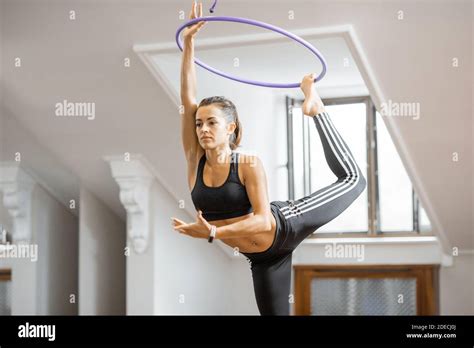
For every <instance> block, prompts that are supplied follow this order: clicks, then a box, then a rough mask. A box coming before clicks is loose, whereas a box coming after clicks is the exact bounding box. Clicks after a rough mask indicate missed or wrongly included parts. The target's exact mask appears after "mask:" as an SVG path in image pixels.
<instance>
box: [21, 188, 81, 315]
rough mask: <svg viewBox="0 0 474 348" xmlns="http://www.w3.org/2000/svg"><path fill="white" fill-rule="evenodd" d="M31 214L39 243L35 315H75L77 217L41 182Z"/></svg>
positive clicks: (35, 239)
mask: <svg viewBox="0 0 474 348" xmlns="http://www.w3.org/2000/svg"><path fill="white" fill-rule="evenodd" d="M32 213H33V219H32V224H33V232H34V234H35V236H34V239H33V240H34V241H35V243H38V262H37V274H36V276H37V279H36V284H37V288H36V291H37V310H36V313H35V314H40V315H60V314H61V315H75V314H77V301H76V303H70V301H69V300H70V295H71V294H74V295H76V299H77V285H78V284H77V272H78V262H77V260H78V235H77V232H78V221H77V218H76V217H75V216H74V215H73V214H71V212H70V211H68V210H67V209H66V208H65V207H64V206H63V205H62V204H61V203H59V202H58V201H57V200H56V199H54V198H53V197H51V195H50V194H49V193H48V192H46V191H45V190H44V189H43V188H42V187H41V186H39V185H37V186H36V188H35V190H34V193H33V207H32ZM12 277H13V278H14V277H15V274H14V271H13V274H12ZM18 280H20V279H18ZM14 281H16V280H14ZM21 281H22V285H23V284H25V283H23V279H21Z"/></svg>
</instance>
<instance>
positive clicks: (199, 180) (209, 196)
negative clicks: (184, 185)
mask: <svg viewBox="0 0 474 348" xmlns="http://www.w3.org/2000/svg"><path fill="white" fill-rule="evenodd" d="M238 161H239V153H237V152H232V154H231V163H230V170H229V175H228V176H227V180H226V181H225V182H224V183H223V184H222V185H221V186H218V187H209V186H206V185H205V184H204V179H203V173H204V165H205V163H206V154H205V153H204V154H203V155H202V157H201V159H200V160H199V166H198V170H197V176H196V183H195V185H194V188H193V190H192V191H191V198H192V200H193V203H194V207H195V208H196V210H201V211H202V215H203V217H204V219H206V220H207V221H213V220H221V219H229V218H233V217H237V216H242V215H246V214H249V213H251V212H252V211H253V209H252V205H251V203H250V201H249V198H248V196H247V190H246V189H245V186H244V185H242V182H241V181H240V178H239V167H238Z"/></svg>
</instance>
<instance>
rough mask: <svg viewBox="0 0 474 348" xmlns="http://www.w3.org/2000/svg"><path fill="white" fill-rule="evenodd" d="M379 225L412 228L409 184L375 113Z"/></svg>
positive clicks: (386, 228)
mask: <svg viewBox="0 0 474 348" xmlns="http://www.w3.org/2000/svg"><path fill="white" fill-rule="evenodd" d="M376 125H377V161H378V184H379V209H380V228H381V231H382V232H395V231H396V232H402V231H413V203H412V184H411V181H410V178H409V177H408V175H407V172H406V171H405V167H404V166H403V163H402V161H401V159H400V156H399V155H398V152H397V150H396V148H395V145H394V144H393V141H392V138H391V137H390V134H389V133H388V131H387V128H386V127H385V123H384V120H383V119H382V116H381V115H380V114H379V113H378V112H377V113H376Z"/></svg>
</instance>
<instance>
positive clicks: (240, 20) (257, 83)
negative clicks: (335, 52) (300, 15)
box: [176, 1, 327, 88]
mask: <svg viewBox="0 0 474 348" xmlns="http://www.w3.org/2000/svg"><path fill="white" fill-rule="evenodd" d="M216 2H217V1H215V2H214V5H213V7H212V8H211V10H210V11H211V12H213V9H214V6H215V4H216ZM202 21H208V22H237V23H244V24H249V25H254V26H257V27H261V28H265V29H269V30H272V31H275V32H277V33H280V34H282V35H285V36H287V37H289V38H290V39H293V40H295V41H296V42H298V43H300V44H301V45H303V46H305V47H306V48H307V49H309V50H310V51H311V52H313V53H314V54H315V55H316V56H317V57H318V59H319V60H320V61H321V64H322V66H323V69H322V71H321V73H320V74H319V76H317V77H316V78H315V79H314V82H316V81H319V80H321V79H322V78H323V77H324V75H325V74H326V66H327V64H326V60H325V59H324V57H323V56H322V54H321V53H320V52H319V51H318V50H317V49H316V48H315V47H314V46H313V45H311V44H310V43H309V42H307V41H305V40H303V39H302V38H300V37H299V36H296V35H294V34H292V33H290V32H288V31H286V30H284V29H282V28H279V27H276V26H274V25H271V24H268V23H263V22H259V21H256V20H253V19H247V18H239V17H227V16H222V17H197V18H194V19H191V20H190V21H188V22H186V23H184V24H183V25H181V26H180V27H179V28H178V30H177V31H176V43H177V44H178V47H179V49H180V50H181V51H182V50H183V42H182V40H181V38H180V34H181V31H183V29H184V28H186V27H187V26H189V25H192V24H194V23H197V22H202ZM194 62H195V63H196V64H198V65H199V66H201V67H203V68H204V69H206V70H209V71H210V72H213V73H214V74H217V75H220V76H222V77H225V78H228V79H231V80H234V81H237V82H242V83H247V84H250V85H255V86H261V87H273V88H297V87H300V85H301V83H300V82H297V83H271V82H261V81H255V80H249V79H244V78H238V77H234V76H232V75H230V74H227V73H225V72H222V71H220V70H217V69H214V68H213V67H211V66H209V65H207V64H205V63H203V62H202V61H200V60H199V59H197V58H194Z"/></svg>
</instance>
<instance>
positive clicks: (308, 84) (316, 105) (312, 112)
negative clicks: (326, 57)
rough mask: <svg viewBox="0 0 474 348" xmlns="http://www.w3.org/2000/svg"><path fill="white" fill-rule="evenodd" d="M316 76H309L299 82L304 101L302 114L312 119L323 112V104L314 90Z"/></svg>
mask: <svg viewBox="0 0 474 348" xmlns="http://www.w3.org/2000/svg"><path fill="white" fill-rule="evenodd" d="M315 77H316V74H309V75H306V76H305V77H304V78H303V81H302V82H301V86H300V87H301V90H302V91H303V93H304V96H305V99H304V103H303V106H302V107H301V110H302V111H303V114H305V115H307V116H310V117H314V116H316V115H317V114H319V113H321V112H324V111H325V110H324V104H323V101H322V100H321V98H320V97H319V94H318V92H316V89H315V88H314V79H315Z"/></svg>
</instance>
